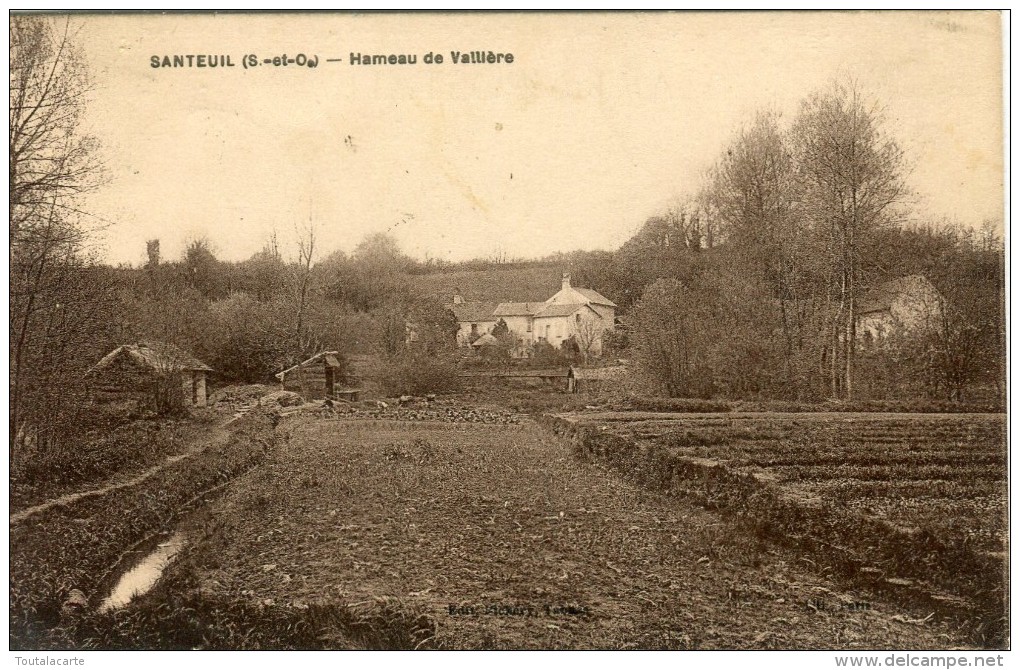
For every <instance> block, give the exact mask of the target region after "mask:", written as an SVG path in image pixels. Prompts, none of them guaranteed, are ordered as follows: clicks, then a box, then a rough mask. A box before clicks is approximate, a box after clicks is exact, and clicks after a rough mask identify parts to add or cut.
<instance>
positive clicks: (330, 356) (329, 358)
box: [276, 351, 340, 381]
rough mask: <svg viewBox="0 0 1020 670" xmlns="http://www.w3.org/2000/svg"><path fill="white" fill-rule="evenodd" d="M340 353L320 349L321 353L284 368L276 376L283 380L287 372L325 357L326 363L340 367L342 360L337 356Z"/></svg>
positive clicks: (332, 366)
mask: <svg viewBox="0 0 1020 670" xmlns="http://www.w3.org/2000/svg"><path fill="white" fill-rule="evenodd" d="M339 355H340V354H339V352H337V351H320V352H319V353H317V354H315V355H314V356H312V357H311V358H309V359H308V360H306V361H301V362H300V363H298V364H297V365H292V366H290V367H289V368H287V369H286V370H282V371H280V372H277V373H276V378H277V379H279V380H280V381H283V378H284V377H285V376H286V375H287V373H289V372H293V371H294V370H297V369H298V368H300V367H302V366H305V365H308V364H310V363H316V362H318V361H320V360H323V359H325V360H324V363H325V364H326V365H328V366H329V367H331V368H338V367H340V361H339V360H337V358H336V357H337V356H339Z"/></svg>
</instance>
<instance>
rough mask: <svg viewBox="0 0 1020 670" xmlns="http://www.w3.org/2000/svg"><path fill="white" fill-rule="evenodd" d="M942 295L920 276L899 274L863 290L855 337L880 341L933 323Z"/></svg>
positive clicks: (915, 330) (927, 327)
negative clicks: (899, 275)
mask: <svg viewBox="0 0 1020 670" xmlns="http://www.w3.org/2000/svg"><path fill="white" fill-rule="evenodd" d="M942 303H943V298H942V294H940V293H939V291H938V289H936V288H935V286H934V285H933V284H932V283H931V282H930V281H928V279H927V278H926V277H923V276H921V275H910V276H907V277H899V278H897V279H893V280H891V281H887V282H884V283H882V284H879V285H877V286H875V287H874V288H872V289H871V290H869V291H866V292H865V293H864V295H862V296H861V299H860V302H859V303H858V307H857V337H858V338H861V339H862V340H863V341H866V342H867V341H880V340H883V339H885V338H888V337H890V336H893V335H902V334H907V333H917V332H921V331H924V330H929V329H932V328H935V327H936V326H937V323H938V320H939V319H940V318H941V316H942Z"/></svg>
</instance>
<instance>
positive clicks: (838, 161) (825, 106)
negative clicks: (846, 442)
mask: <svg viewBox="0 0 1020 670" xmlns="http://www.w3.org/2000/svg"><path fill="white" fill-rule="evenodd" d="M792 139H793V145H794V159H795V161H796V163H797V168H798V177H799V181H800V185H801V193H800V199H801V201H802V203H803V207H804V212H805V215H806V216H807V217H809V220H810V221H811V223H812V225H813V226H814V228H815V231H816V233H817V234H818V235H819V236H820V237H821V238H822V239H823V240H824V242H825V248H826V250H827V252H828V253H827V260H828V264H827V265H828V267H827V268H826V270H827V272H826V275H827V286H828V292H827V299H828V302H829V304H830V309H831V314H832V318H831V324H830V336H829V342H830V346H829V359H828V366H829V385H830V393H831V395H832V396H834V397H839V396H842V397H845V398H847V399H850V398H852V396H853V370H854V346H855V340H856V331H855V324H856V318H857V297H858V295H859V293H860V288H861V281H862V273H861V265H862V259H861V250H862V248H863V247H864V245H865V244H866V242H867V240H868V238H869V237H870V236H872V235H874V234H875V232H876V231H877V230H879V229H881V228H883V227H885V226H888V225H890V224H892V223H893V222H895V221H896V220H897V212H896V208H897V205H899V204H901V202H902V201H903V198H904V196H905V195H906V187H905V185H904V182H903V179H902V175H903V170H904V162H903V152H902V150H901V149H900V147H899V145H898V144H897V143H896V142H895V141H894V140H893V139H891V138H889V137H888V136H886V134H885V133H884V132H883V129H882V118H881V115H880V113H879V109H878V107H877V105H875V104H874V103H872V102H869V101H868V100H867V99H866V97H865V95H864V94H863V92H862V91H861V90H860V88H859V87H858V85H857V84H856V83H855V82H852V81H851V82H835V83H833V84H832V85H831V86H830V87H829V88H828V89H826V90H824V91H822V92H820V93H816V94H814V95H811V96H810V97H809V98H808V99H807V100H806V101H804V103H803V104H802V106H801V110H800V114H799V116H798V118H797V120H796V122H795V123H794V126H793V130H792Z"/></svg>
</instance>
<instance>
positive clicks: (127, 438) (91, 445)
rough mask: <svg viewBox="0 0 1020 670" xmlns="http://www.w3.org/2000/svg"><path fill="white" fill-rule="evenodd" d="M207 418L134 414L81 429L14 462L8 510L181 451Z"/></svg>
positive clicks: (136, 469)
mask: <svg viewBox="0 0 1020 670" xmlns="http://www.w3.org/2000/svg"><path fill="white" fill-rule="evenodd" d="M210 421H211V419H210V418H208V417H202V418H201V419H199V420H184V419H138V420H135V421H131V422H126V423H124V424H122V425H119V426H115V427H113V428H111V429H110V430H88V429H83V430H82V432H81V433H80V435H79V436H78V438H77V439H76V440H75V442H74V443H69V444H66V445H64V446H63V447H62V448H61V449H59V450H57V451H55V452H53V453H49V454H40V455H36V456H35V457H34V458H32V459H31V460H28V461H23V462H19V463H16V464H14V466H13V467H12V469H11V491H10V496H11V511H12V512H16V511H18V510H20V509H24V508H26V507H30V506H32V505H35V504H38V503H40V502H43V501H46V500H51V499H53V498H57V497H59V496H61V495H64V494H66V493H71V492H75V491H80V490H85V489H88V488H90V487H92V486H95V485H98V484H100V483H103V482H105V481H107V480H108V479H109V478H110V477H111V476H114V475H117V476H128V475H130V474H131V473H137V472H141V471H143V470H145V469H146V468H148V467H151V466H152V465H155V464H157V463H159V462H161V461H162V460H164V459H166V458H167V457H169V456H173V455H176V454H179V453H181V452H182V451H184V450H186V449H187V448H188V445H190V444H191V443H193V442H194V440H195V439H196V437H197V436H198V435H200V434H201V433H202V431H203V430H204V429H205V428H207V427H208V424H209V423H210Z"/></svg>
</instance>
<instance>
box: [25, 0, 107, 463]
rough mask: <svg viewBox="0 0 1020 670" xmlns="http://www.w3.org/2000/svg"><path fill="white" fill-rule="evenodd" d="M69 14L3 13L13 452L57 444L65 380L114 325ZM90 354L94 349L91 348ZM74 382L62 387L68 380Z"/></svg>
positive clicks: (65, 410) (68, 411) (74, 407)
mask: <svg viewBox="0 0 1020 670" xmlns="http://www.w3.org/2000/svg"><path fill="white" fill-rule="evenodd" d="M74 37H75V36H74V35H73V34H72V31H71V23H70V20H69V19H68V20H66V21H64V22H63V24H60V23H58V22H56V21H55V20H53V19H52V18H51V17H46V16H24V15H23V16H14V17H12V18H11V20H10V65H11V67H10V110H9V111H10V184H9V195H10V212H9V226H10V237H9V242H10V313H9V324H10V332H9V360H10V362H11V373H10V377H9V384H10V393H9V400H10V402H9V419H10V430H9V431H8V432H9V440H10V446H11V452H12V453H11V456H12V458H15V459H16V458H20V455H19V454H18V452H19V451H24V450H26V449H28V450H31V451H33V452H34V453H37V454H42V453H45V452H46V451H48V450H55V449H58V448H59V447H60V444H61V443H62V441H64V440H65V439H67V438H68V437H69V434H70V433H72V432H73V427H74V424H75V421H76V419H77V418H78V416H79V415H80V413H81V407H80V403H81V402H82V400H83V398H82V395H81V394H80V393H78V392H75V391H74V390H73V389H75V387H76V386H77V384H78V380H80V378H81V375H82V374H83V373H84V372H85V370H86V369H87V367H88V365H90V363H89V361H90V359H91V360H95V359H96V358H98V356H99V355H101V353H100V352H101V351H102V347H103V346H104V344H105V343H106V342H108V341H109V339H110V337H111V335H112V333H111V328H110V319H109V316H110V314H111V312H112V311H113V309H114V304H115V302H114V296H113V294H112V291H111V290H110V286H109V284H108V283H107V281H106V279H107V275H106V273H105V272H103V271H102V269H101V268H98V267H96V265H95V264H94V263H93V262H92V261H91V259H90V258H89V257H88V255H87V254H86V253H85V248H86V242H87V239H88V222H87V221H85V215H84V214H83V212H82V209H81V202H80V199H81V196H82V194H84V193H86V192H88V191H90V190H91V189H93V188H94V187H95V186H97V185H98V184H99V183H100V182H101V180H102V165H101V162H100V160H99V156H98V150H97V149H98V147H97V143H96V142H95V140H94V139H93V138H91V137H89V136H87V135H85V134H84V133H82V132H81V119H82V116H83V114H84V111H85V106H86V104H87V100H88V96H87V94H88V87H89V78H88V72H87V70H86V67H85V61H84V58H83V56H82V54H81V51H80V50H79V49H78V47H77V46H76V44H75V40H74ZM93 357H96V358H93ZM69 389H71V391H68V390H69Z"/></svg>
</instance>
